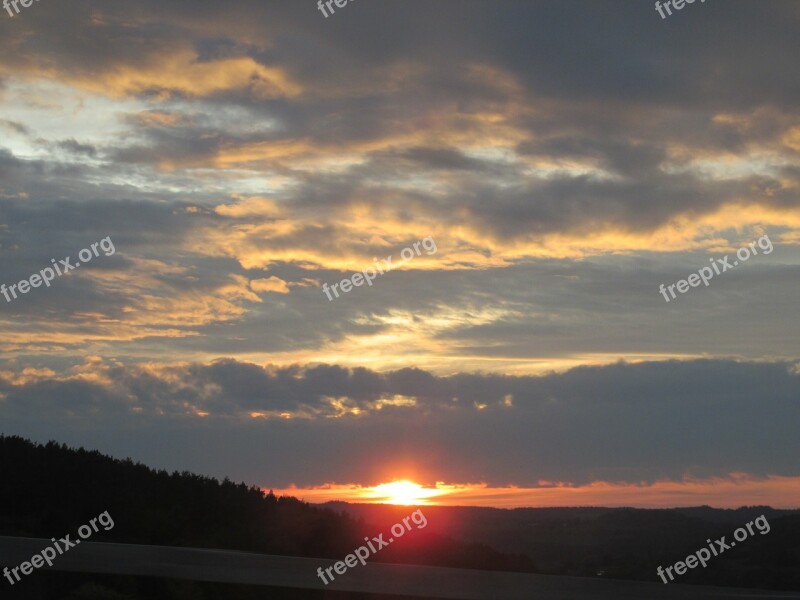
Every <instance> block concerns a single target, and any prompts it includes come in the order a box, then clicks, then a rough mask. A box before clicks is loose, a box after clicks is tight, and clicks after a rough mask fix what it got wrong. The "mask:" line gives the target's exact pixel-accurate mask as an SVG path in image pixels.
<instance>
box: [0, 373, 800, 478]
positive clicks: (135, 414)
mask: <svg viewBox="0 0 800 600" xmlns="http://www.w3.org/2000/svg"><path fill="white" fill-rule="evenodd" d="M90 375H94V376H95V377H97V378H96V379H93V378H92V377H90ZM82 376H83V377H85V379H76V378H75V377H76V375H75V374H73V376H72V377H73V378H72V379H70V380H63V379H56V378H55V376H41V378H37V380H36V381H30V382H27V383H20V382H17V383H16V384H15V383H12V382H11V381H9V380H7V379H0V394H2V398H3V399H2V401H0V413H2V421H3V423H4V427H3V429H4V430H5V431H6V432H11V431H14V432H23V433H25V434H27V435H33V436H34V437H36V438H37V439H43V438H45V437H47V436H52V435H57V436H58V437H59V439H67V440H70V439H78V438H79V437H81V436H86V437H83V438H81V440H82V443H84V444H85V443H90V444H91V445H96V446H99V447H102V448H107V449H109V450H112V451H113V452H114V453H116V454H127V453H130V454H132V455H133V456H134V457H135V458H141V459H144V460H146V461H147V462H149V463H153V464H157V465H163V466H167V467H169V468H186V467H191V468H196V469H200V470H204V471H209V470H211V471H214V472H220V473H221V472H224V471H225V469H231V468H233V469H234V473H233V474H234V475H235V476H237V477H242V478H245V479H247V480H250V481H254V480H255V481H258V482H260V483H269V484H270V485H276V486H281V485H287V484H288V483H290V482H296V483H298V484H301V485H302V484H314V483H318V482H320V481H330V480H337V481H354V482H369V481H370V479H371V478H372V477H373V474H374V473H375V472H376V471H377V470H379V467H380V465H385V464H391V463H392V461H394V460H397V457H398V456H399V455H407V457H408V459H409V460H410V461H411V462H412V463H413V464H415V465H416V466H417V467H418V468H419V470H420V471H421V472H422V473H424V474H425V475H426V476H428V477H431V478H433V477H435V478H439V480H446V481H462V482H466V481H486V482H488V483H490V484H494V485H505V484H508V483H515V484H519V485H535V484H536V482H537V481H539V480H550V481H559V480H560V481H570V482H574V483H586V482H589V481H592V480H597V479H599V480H609V481H625V482H639V481H655V480H658V479H662V478H673V479H681V478H682V477H683V476H685V475H692V476H697V477H712V476H727V475H728V474H730V473H734V472H748V473H751V474H754V475H756V476H766V475H768V474H773V475H787V476H797V475H800V471H798V468H797V463H796V461H795V460H794V459H793V457H795V456H797V452H798V451H800V445H798V444H799V442H798V438H797V436H796V435H795V432H794V427H795V423H796V422H797V419H798V417H800V404H798V401H797V398H798V397H800V376H798V373H797V369H796V368H795V367H794V366H793V365H791V364H788V363H742V362H733V361H712V360H698V361H689V362H676V361H674V362H663V363H641V364H625V363H618V364H614V365H609V366H605V367H580V368H576V369H572V370H570V371H567V372H565V373H560V374H551V375H545V376H540V377H530V376H525V377H510V376H502V375H489V374H487V375H477V374H458V375H453V376H449V377H437V376H434V375H432V374H430V373H428V372H425V371H422V370H419V369H402V370H399V371H392V372H387V373H383V374H381V373H375V372H373V371H370V370H367V369H362V368H359V369H345V368H342V367H338V366H331V365H320V366H316V367H307V368H299V367H284V368H275V367H269V368H262V367H257V366H255V365H252V364H244V363H239V362H236V361H232V360H220V361H215V362H213V363H209V364H193V365H188V366H185V367H178V366H174V367H164V368H163V369H155V370H153V369H143V368H128V367H122V366H104V365H101V364H98V363H95V364H94V367H93V368H88V367H87V368H85V369H83V375H82ZM397 396H402V397H404V398H405V399H406V400H408V399H414V400H415V401H416V405H414V406H411V405H394V406H389V405H384V406H383V407H382V408H377V406H378V403H379V401H381V400H387V399H393V398H394V399H396V398H397ZM334 399H335V400H338V401H339V404H335V403H334V402H333V400H334ZM509 404H510V405H509ZM343 408H346V409H348V410H352V409H355V408H359V409H361V411H362V412H361V413H360V414H353V413H348V414H342V412H341V411H342V409H343ZM196 411H202V412H205V413H209V414H208V415H207V416H205V417H198V416H196V415H195V414H194V413H195V412H196ZM280 412H286V413H290V414H293V415H295V417H296V418H294V419H290V420H286V419H283V418H280V417H278V416H277V413H280ZM251 413H267V414H271V415H273V418H271V419H268V420H263V419H258V418H251V417H250V416H249V415H250V414H251ZM122 416H124V417H125V418H124V419H121V418H120V417H122ZM109 428H110V429H111V430H113V431H116V432H119V433H120V435H121V436H122V439H123V440H124V441H123V442H122V443H121V444H114V443H111V442H110V441H109V438H107V437H106V434H107V433H109V431H108V429H109ZM92 429H94V430H95V431H97V432H100V431H105V432H106V434H102V433H90V432H89V430H92ZM156 431H157V432H160V434H159V435H163V436H164V438H163V439H161V440H157V441H156V440H151V438H149V437H148V436H150V435H152V434H153V432H156ZM139 435H141V436H142V437H141V438H139V437H138V436H139ZM190 437H191V438H193V439H194V440H195V441H193V442H192V448H191V452H190V453H189V452H185V451H180V452H178V454H177V455H176V456H171V455H170V454H169V452H168V449H169V448H171V447H172V445H173V444H177V445H178V446H180V445H181V444H183V443H189V439H190ZM200 439H201V440H202V443H201V444H197V443H196V440H200ZM151 442H152V445H150V444H151ZM216 453H219V454H218V455H217V454H216ZM332 457H337V458H336V460H333V461H332V460H331V459H332ZM332 462H333V463H335V464H332ZM234 464H236V465H238V466H236V467H233V465H234ZM229 474H230V473H229Z"/></svg>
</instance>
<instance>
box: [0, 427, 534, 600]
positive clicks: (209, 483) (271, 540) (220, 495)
mask: <svg viewBox="0 0 800 600" xmlns="http://www.w3.org/2000/svg"><path fill="white" fill-rule="evenodd" d="M103 511H108V512H109V513H110V514H111V516H112V517H113V519H114V523H115V525H114V528H113V529H111V530H109V531H103V530H102V529H101V530H100V532H99V533H96V534H94V535H93V536H92V541H114V542H121V543H132V544H153V545H163V546H189V547H198V548H218V549H230V550H243V551H251V552H259V553H263V554H276V555H287V556H300V557H309V558H311V557H322V558H332V559H337V560H341V559H342V558H343V557H344V556H345V555H347V554H349V553H350V552H352V551H353V550H354V549H355V548H356V547H358V546H360V545H361V544H362V543H363V539H364V537H365V536H374V535H377V534H378V533H381V530H379V529H376V528H375V526H374V525H371V524H369V523H366V522H365V521H364V520H363V519H360V518H359V519H356V518H352V517H349V516H347V515H342V514H340V513H337V512H335V511H332V510H330V509H326V508H319V507H314V506H311V505H309V504H307V503H305V502H301V501H299V500H297V499H296V498H291V497H280V498H278V497H276V496H275V495H274V494H273V493H272V492H269V493H264V492H263V491H262V490H261V489H260V488H258V487H255V486H249V487H248V486H247V485H245V484H244V483H238V484H237V483H234V482H232V481H230V480H228V479H227V478H226V479H225V480H224V481H222V482H220V481H217V480H216V479H213V478H209V477H203V476H200V475H195V474H193V473H189V472H186V471H184V472H182V473H178V472H174V473H168V472H167V471H164V470H159V471H157V470H154V469H151V468H149V467H147V466H145V465H143V464H140V463H134V462H133V461H131V460H130V459H126V460H118V459H114V458H111V457H108V456H104V455H102V454H101V453H99V452H97V451H88V450H84V449H83V448H80V449H77V450H76V449H72V448H68V447H67V446H66V445H64V444H57V443H55V442H49V443H47V444H44V445H42V444H35V443H32V442H30V441H28V440H25V439H23V438H20V437H16V436H13V437H8V436H0V535H8V536H27V537H42V538H46V539H49V538H51V537H54V536H63V535H65V534H67V533H74V532H75V531H76V530H77V528H78V527H79V526H80V525H82V524H84V523H86V522H87V521H88V519H89V518H92V517H95V516H96V515H98V514H100V513H101V512H103ZM73 537H74V536H73ZM407 542H408V543H404V544H402V545H400V544H396V545H395V546H396V548H387V549H386V551H382V552H380V553H378V554H377V555H375V557H374V558H372V559H371V560H374V561H391V562H407V563H416V564H430V565H434V564H435V565H440V566H449V567H464V568H481V569H496V570H507V571H532V570H533V563H532V561H531V560H530V559H528V558H525V557H522V556H509V555H504V554H501V553H499V552H496V551H494V550H491V549H489V548H488V547H487V546H485V545H481V544H471V543H461V542H455V541H453V540H451V539H449V538H446V537H444V536H442V535H438V534H434V533H431V532H430V531H428V530H426V529H422V530H414V531H413V532H409V533H408V534H407ZM390 550H391V551H390ZM0 585H3V591H4V595H5V594H6V592H8V596H7V597H20V598H43V599H46V598H58V599H59V600H62V599H67V600H95V599H97V600H100V599H103V600H139V599H142V600H144V599H147V600H153V599H161V598H163V599H169V600H173V599H174V600H183V599H187V600H188V599H190V598H191V599H192V600H210V599H216V598H220V599H223V598H224V599H225V600H237V599H250V598H259V599H261V598H264V597H269V598H271V599H282V598H285V599H294V598H365V597H366V596H363V595H356V594H341V593H338V594H337V593H333V592H327V591H326V592H315V591H310V590H278V589H270V588H263V587H262V588H256V587H251V586H231V585H221V584H219V585H218V584H208V583H196V582H186V581H173V580H164V579H158V578H145V577H106V576H97V575H80V574H62V573H51V572H44V571H37V572H35V574H34V575H31V576H28V577H26V578H25V579H24V580H23V581H22V582H20V583H19V584H17V585H15V586H14V587H13V588H11V587H10V586H9V585H8V583H7V582H5V584H4V580H3V581H0ZM17 594H18V596H17Z"/></svg>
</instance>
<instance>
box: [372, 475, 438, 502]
mask: <svg viewBox="0 0 800 600" xmlns="http://www.w3.org/2000/svg"><path fill="white" fill-rule="evenodd" d="M441 493H442V492H441V491H439V490H435V489H431V488H424V487H422V486H421V485H419V484H418V483H413V482H411V481H407V480H405V479H403V480H402V481H392V482H391V483H382V484H380V485H376V486H375V487H373V488H370V490H369V498H370V499H371V500H373V501H375V502H386V503H387V504H404V505H409V504H427V502H426V499H427V498H430V497H432V496H438V495H439V494H441Z"/></svg>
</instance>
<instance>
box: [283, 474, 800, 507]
mask: <svg viewBox="0 0 800 600" xmlns="http://www.w3.org/2000/svg"><path fill="white" fill-rule="evenodd" d="M273 491H274V492H275V493H276V494H278V495H284V496H294V497H296V498H300V499H301V500H305V501H306V502H312V503H324V502H332V501H343V502H355V503H387V504H396V503H404V502H398V501H397V496H398V494H395V493H394V491H393V488H392V487H391V484H381V485H378V486H374V487H362V486H356V485H337V484H332V483H330V484H326V485H324V486H319V487H313V488H297V487H289V488H285V489H280V490H277V489H276V490H273ZM404 494H405V496H404V497H405V499H406V500H407V501H408V502H407V503H409V504H421V505H424V504H430V505H434V506H492V507H496V508H520V507H537V508H542V507H559V506H607V507H619V506H633V507H639V508H669V507H681V506H700V505H709V506H713V507H718V508H737V507H740V506H764V505H768V506H772V507H774V508H793V509H796V508H798V506H800V505H799V504H798V498H800V477H781V476H769V477H766V478H756V477H752V476H748V475H746V474H743V473H736V474H732V475H730V476H729V477H715V478H711V479H702V480H701V479H686V480H684V481H658V482H656V483H653V484H639V485H636V484H620V483H612V482H607V481H595V482H592V483H590V484H588V485H568V484H563V483H562V484H543V485H542V486H540V487H534V488H524V487H489V486H487V485H485V484H445V483H437V484H436V485H435V486H434V487H432V488H425V487H422V486H419V488H418V489H417V488H416V487H414V488H413V489H412V488H409V490H408V491H407V492H403V491H402V490H401V492H400V493H399V495H400V496H403V495H404Z"/></svg>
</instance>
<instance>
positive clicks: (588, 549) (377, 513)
mask: <svg viewBox="0 0 800 600" xmlns="http://www.w3.org/2000/svg"><path fill="white" fill-rule="evenodd" d="M324 506H326V507H328V508H331V509H334V510H336V511H337V512H340V513H342V514H346V515H349V516H351V517H354V518H361V519H364V520H365V521H369V522H373V523H376V524H378V526H382V524H384V523H388V522H393V519H394V518H395V514H397V513H398V512H403V511H404V510H406V509H405V508H403V507H394V506H388V505H374V504H349V503H344V502H329V503H327V504H325V505H324ZM424 510H425V514H426V515H427V516H428V522H429V526H428V527H429V528H430V529H431V531H432V532H435V533H439V534H441V535H445V536H450V537H452V538H454V539H457V540H460V541H463V542H471V543H481V544H486V545H488V546H491V547H492V548H495V549H502V550H503V551H504V552H513V553H521V554H524V555H526V556H528V557H530V558H531V559H532V560H533V561H534V562H535V563H536V565H537V567H538V569H539V572H541V573H547V574H553V575H576V576H585V577H596V576H598V573H602V576H603V577H610V578H616V579H638V580H642V581H658V579H657V575H656V568H657V567H658V566H663V567H666V566H669V565H673V564H675V563H676V562H677V561H679V560H683V559H684V558H686V556H688V555H689V554H690V553H693V552H694V551H696V550H698V549H700V548H702V547H703V546H706V545H707V544H706V540H707V539H711V540H715V539H718V538H719V537H721V536H723V535H725V536H727V540H729V541H730V540H731V539H733V532H734V530H735V529H737V528H738V527H742V526H744V525H745V524H746V523H748V522H750V521H752V520H754V519H755V518H756V517H758V516H759V515H762V514H763V515H765V517H766V519H767V521H768V523H769V524H770V531H769V533H767V534H765V535H761V534H759V533H758V530H756V535H755V536H754V537H748V538H747V540H746V541H744V542H742V543H740V544H739V545H738V546H737V547H735V548H732V549H731V550H730V551H727V552H725V553H723V554H721V555H720V556H718V557H715V558H714V559H713V560H712V561H710V562H709V564H708V566H707V567H706V568H705V569H702V568H696V569H693V570H689V571H688V572H687V573H686V574H685V575H682V576H681V577H680V581H681V583H693V584H713V585H721V586H734V587H759V588H767V589H784V590H794V591H797V590H800V511H798V510H775V509H772V508H769V507H765V506H759V507H755V506H753V507H743V508H738V509H735V510H725V509H715V508H711V507H708V506H701V507H694V508H676V509H659V510H656V509H633V508H598V507H586V508H518V509H496V508H478V507H434V506H430V507H425V508H424Z"/></svg>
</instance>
